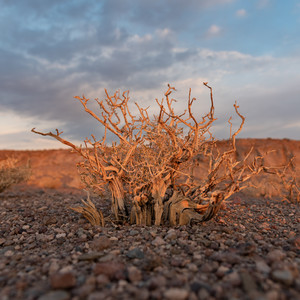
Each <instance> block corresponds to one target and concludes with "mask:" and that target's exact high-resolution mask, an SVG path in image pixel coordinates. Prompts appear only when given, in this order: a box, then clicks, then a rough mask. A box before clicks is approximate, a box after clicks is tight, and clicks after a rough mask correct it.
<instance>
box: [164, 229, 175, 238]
mask: <svg viewBox="0 0 300 300" xmlns="http://www.w3.org/2000/svg"><path fill="white" fill-rule="evenodd" d="M176 238H177V233H176V230H175V229H170V230H169V231H168V232H167V234H166V236H165V237H164V239H165V240H167V241H173V240H175V239H176Z"/></svg>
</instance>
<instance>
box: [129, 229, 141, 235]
mask: <svg viewBox="0 0 300 300" xmlns="http://www.w3.org/2000/svg"><path fill="white" fill-rule="evenodd" d="M138 234H139V232H138V231H137V230H135V229H132V230H130V231H129V235H131V236H136V235H138Z"/></svg>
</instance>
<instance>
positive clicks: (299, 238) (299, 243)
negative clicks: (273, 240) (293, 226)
mask: <svg viewBox="0 0 300 300" xmlns="http://www.w3.org/2000/svg"><path fill="white" fill-rule="evenodd" d="M293 244H294V246H295V248H296V249H297V250H300V236H296V237H295V238H294V240H293Z"/></svg>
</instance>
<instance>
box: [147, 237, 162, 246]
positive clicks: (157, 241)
mask: <svg viewBox="0 0 300 300" xmlns="http://www.w3.org/2000/svg"><path fill="white" fill-rule="evenodd" d="M151 244H152V245H153V246H162V245H165V244H166V242H165V241H164V240H163V239H162V238H161V237H160V236H157V237H156V238H155V239H154V240H153V241H152V243H151Z"/></svg>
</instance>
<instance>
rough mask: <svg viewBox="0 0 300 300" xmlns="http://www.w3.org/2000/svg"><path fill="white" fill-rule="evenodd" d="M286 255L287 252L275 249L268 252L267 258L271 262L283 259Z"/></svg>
mask: <svg viewBox="0 0 300 300" xmlns="http://www.w3.org/2000/svg"><path fill="white" fill-rule="evenodd" d="M285 256H286V254H285V253H284V252H282V251H281V250H279V249H275V250H272V251H270V252H269V253H268V254H267V260H268V261H269V262H270V263H273V262H277V261H281V260H282V259H283V258H285Z"/></svg>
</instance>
